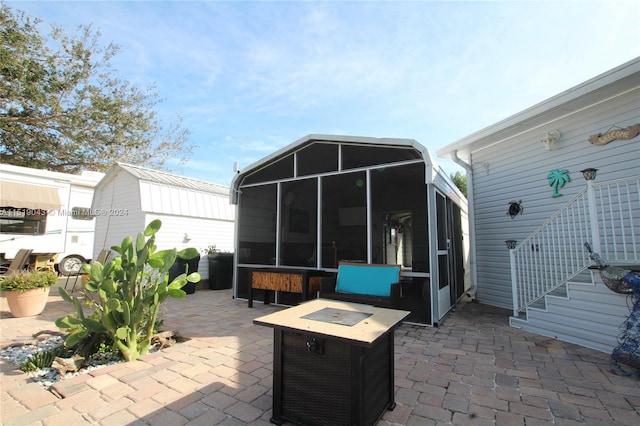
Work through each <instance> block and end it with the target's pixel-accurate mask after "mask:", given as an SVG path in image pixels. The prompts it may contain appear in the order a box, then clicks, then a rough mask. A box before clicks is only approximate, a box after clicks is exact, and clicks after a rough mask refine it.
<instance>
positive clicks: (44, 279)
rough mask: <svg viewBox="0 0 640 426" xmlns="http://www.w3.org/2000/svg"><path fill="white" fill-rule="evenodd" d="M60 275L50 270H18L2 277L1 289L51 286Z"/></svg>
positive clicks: (30, 288) (0, 281) (18, 289)
mask: <svg viewBox="0 0 640 426" xmlns="http://www.w3.org/2000/svg"><path fill="white" fill-rule="evenodd" d="M57 280H58V276H57V275H56V274H55V273H54V272H50V271H17V272H14V273H12V274H10V275H7V276H4V277H2V278H0V291H20V292H24V291H26V290H32V289H34V288H42V287H51V286H52V285H53V284H55V283H56V281H57Z"/></svg>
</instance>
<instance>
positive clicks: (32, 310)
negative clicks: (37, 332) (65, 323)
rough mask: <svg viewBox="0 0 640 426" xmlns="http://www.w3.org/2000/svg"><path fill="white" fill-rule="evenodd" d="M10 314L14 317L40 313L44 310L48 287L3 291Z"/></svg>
mask: <svg viewBox="0 0 640 426" xmlns="http://www.w3.org/2000/svg"><path fill="white" fill-rule="evenodd" d="M4 295H5V296H6V298H7V302H8V303H9V309H10V310H11V315H13V316H14V317H16V318H21V317H32V316H35V315H40V314H41V313H42V311H44V307H45V305H46V304H47V298H48V297H49V287H42V288H34V289H31V290H26V291H25V292H22V293H21V292H19V291H5V292H4Z"/></svg>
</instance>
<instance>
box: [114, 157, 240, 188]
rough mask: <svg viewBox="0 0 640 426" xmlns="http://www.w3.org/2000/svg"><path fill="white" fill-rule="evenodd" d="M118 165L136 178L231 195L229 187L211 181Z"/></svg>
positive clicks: (117, 164)
mask: <svg viewBox="0 0 640 426" xmlns="http://www.w3.org/2000/svg"><path fill="white" fill-rule="evenodd" d="M116 167H119V168H121V169H122V170H124V171H126V172H127V173H129V174H131V175H133V176H135V177H136V178H138V179H140V180H143V181H146V182H153V183H159V184H163V185H167V186H174V187H178V188H187V189H194V190H197V191H202V192H208V193H211V194H216V195H223V196H228V195H229V188H228V187H226V186H223V185H218V184H215V183H211V182H205V181H202V180H198V179H193V178H189V177H185V176H179V175H174V174H171V173H167V172H162V171H159V170H151V169H147V168H144V167H140V166H134V165H132V164H126V163H116Z"/></svg>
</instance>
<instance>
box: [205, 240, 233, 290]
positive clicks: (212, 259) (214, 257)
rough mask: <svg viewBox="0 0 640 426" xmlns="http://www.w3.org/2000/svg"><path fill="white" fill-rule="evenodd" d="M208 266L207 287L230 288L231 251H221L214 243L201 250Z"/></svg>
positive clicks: (231, 271)
mask: <svg viewBox="0 0 640 426" xmlns="http://www.w3.org/2000/svg"><path fill="white" fill-rule="evenodd" d="M203 252H204V253H205V254H206V255H207V257H208V258H209V259H208V266H209V289H211V290H223V289H228V288H231V284H232V282H231V281H232V277H233V253H225V252H221V251H220V250H218V249H217V248H216V246H215V245H212V246H209V247H207V248H206V249H204V250H203Z"/></svg>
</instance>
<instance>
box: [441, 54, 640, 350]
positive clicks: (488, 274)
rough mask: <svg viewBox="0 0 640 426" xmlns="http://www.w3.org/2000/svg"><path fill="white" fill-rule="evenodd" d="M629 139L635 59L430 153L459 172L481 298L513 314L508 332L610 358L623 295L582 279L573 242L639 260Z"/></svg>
mask: <svg viewBox="0 0 640 426" xmlns="http://www.w3.org/2000/svg"><path fill="white" fill-rule="evenodd" d="M639 133H640V59H635V60H633V61H630V62H628V63H625V64H623V65H621V66H619V67H617V68H615V69H613V70H611V71H609V72H606V73H604V74H602V75H599V76H597V77H595V78H593V79H591V80H588V81H586V82H584V83H582V84H580V85H578V86H576V87H573V88H571V89H569V90H567V91H565V92H563V93H560V94H559V95H557V96H554V97H552V98H550V99H547V100H546V101H543V102H541V103H539V104H537V105H535V106H533V107H531V108H529V109H527V110H525V111H522V112H520V113H518V114H516V115H514V116H512V117H509V118H507V119H505V120H503V121H500V122H499V123H496V124H494V125H492V126H490V127H488V128H485V129H482V130H480V131H478V132H476V133H474V134H472V135H469V136H467V137H465V138H463V139H461V140H458V141H456V142H454V143H452V144H450V145H448V146H446V147H444V148H442V149H440V150H439V151H438V155H439V156H441V157H451V158H453V159H454V160H457V161H458V162H459V163H460V164H461V165H463V167H465V169H466V170H467V178H468V197H469V203H470V226H471V237H472V249H471V254H472V259H474V260H473V262H472V265H473V268H472V272H473V281H474V284H475V286H476V289H477V298H478V300H479V301H480V302H482V303H486V304H489V305H494V306H498V307H503V308H508V309H513V312H514V316H513V317H512V319H511V324H512V325H513V326H514V327H519V328H522V329H525V330H528V331H532V332H536V333H539V334H542V335H545V336H551V337H555V338H558V339H561V340H565V341H569V342H573V343H577V344H580V345H583V346H586V347H590V348H594V349H598V350H602V351H605V352H610V351H611V349H612V348H613V347H614V346H615V345H616V338H617V336H618V334H619V332H620V329H619V327H620V325H621V324H622V322H623V321H624V320H625V318H626V317H627V316H628V315H629V308H628V305H627V302H628V301H627V296H625V295H621V294H617V293H614V292H612V291H611V290H609V289H608V288H607V287H606V286H604V285H603V284H602V282H600V281H599V280H598V275H597V274H594V277H592V274H591V273H590V272H589V269H588V266H589V265H590V263H591V262H590V259H589V256H588V252H587V250H586V248H585V246H584V244H585V243H589V244H590V245H591V246H592V247H593V248H594V251H596V252H599V253H600V254H601V256H602V257H603V258H604V259H605V260H607V261H608V262H610V263H612V264H627V265H629V264H634V263H635V264H636V265H637V264H638V263H640V200H639V193H640V136H639ZM593 169H597V170H595V172H596V173H595V180H586V179H587V178H588V179H593V177H594V173H593V172H594V170H593ZM583 172H584V177H583ZM590 172H591V173H590ZM507 245H509V246H510V247H514V248H513V249H508V248H507Z"/></svg>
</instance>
